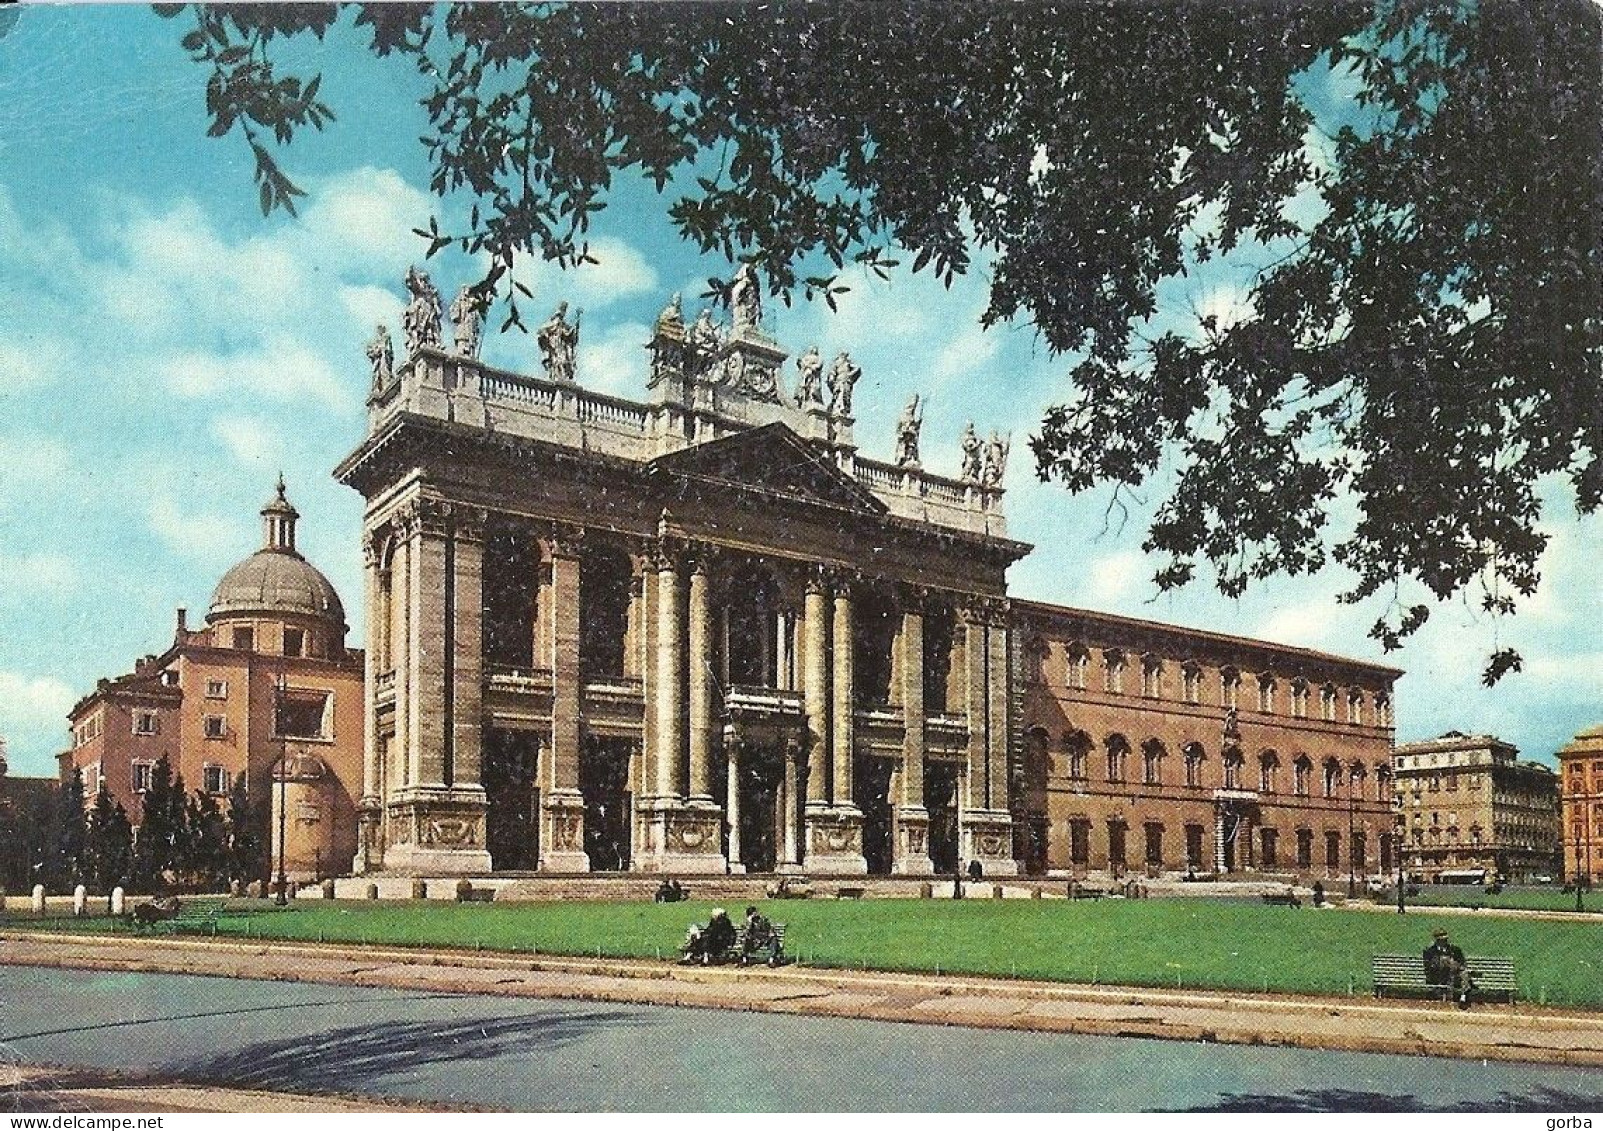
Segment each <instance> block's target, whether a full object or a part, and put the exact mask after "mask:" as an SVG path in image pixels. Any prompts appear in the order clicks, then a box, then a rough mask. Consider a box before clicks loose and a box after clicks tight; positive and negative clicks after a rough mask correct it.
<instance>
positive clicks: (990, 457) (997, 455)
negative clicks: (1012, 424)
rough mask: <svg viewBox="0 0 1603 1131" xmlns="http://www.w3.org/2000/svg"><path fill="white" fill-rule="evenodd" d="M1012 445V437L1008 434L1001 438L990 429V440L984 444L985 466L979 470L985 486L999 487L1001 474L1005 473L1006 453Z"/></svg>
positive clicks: (981, 480)
mask: <svg viewBox="0 0 1603 1131" xmlns="http://www.w3.org/2000/svg"><path fill="white" fill-rule="evenodd" d="M1012 446H1013V438H1012V436H1011V435H1009V436H1008V437H1007V438H1005V439H1004V438H1003V437H1001V436H999V435H997V433H996V430H995V429H992V430H991V439H990V442H989V443H987V444H986V445H985V466H984V467H983V468H982V469H981V471H980V482H981V483H983V484H984V485H985V486H987V487H1000V486H1001V485H1002V476H1003V475H1004V474H1006V473H1007V453H1008V449H1009V448H1011V447H1012Z"/></svg>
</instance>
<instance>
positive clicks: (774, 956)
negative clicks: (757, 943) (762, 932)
mask: <svg viewBox="0 0 1603 1131" xmlns="http://www.w3.org/2000/svg"><path fill="white" fill-rule="evenodd" d="M771 926H772V928H773V941H772V942H771V943H770V944H769V945H768V947H767V950H768V957H767V958H766V959H765V961H766V962H767V964H768V965H769V966H779V965H781V964H782V963H783V962H784V961H785V924H783V923H773V924H771ZM761 953H762V952H761V951H760V950H759V951H754V952H753V953H752V954H747V953H746V926H745V924H744V923H742V924H741V925H740V926H738V927H736V928H735V945H734V946H733V947H731V948H730V951H729V954H728V955H726V956H725V957H726V958H727V959H730V960H733V961H735V962H738V963H740V964H741V965H742V966H749V965H750V964H751V959H752V958H753V957H754V956H755V955H758V954H761Z"/></svg>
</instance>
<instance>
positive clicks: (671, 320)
mask: <svg viewBox="0 0 1603 1131" xmlns="http://www.w3.org/2000/svg"><path fill="white" fill-rule="evenodd" d="M684 324H685V315H684V311H683V309H682V308H681V307H680V305H679V292H678V291H675V292H674V293H673V297H672V298H671V299H669V300H668V305H667V306H665V307H663V308H662V313H661V314H659V315H657V325H659V326H683V325H684Z"/></svg>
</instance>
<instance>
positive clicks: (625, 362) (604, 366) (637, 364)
mask: <svg viewBox="0 0 1603 1131" xmlns="http://www.w3.org/2000/svg"><path fill="white" fill-rule="evenodd" d="M650 337H651V330H650V329H649V328H648V327H646V326H643V325H641V324H640V323H638V322H624V323H621V324H619V325H613V326H608V327H607V329H606V331H605V332H604V333H603V334H602V335H601V336H600V338H599V339H597V338H588V339H587V338H586V337H584V336H583V335H581V336H580V338H579V353H578V358H577V361H576V363H575V368H576V369H577V370H578V377H579V380H580V381H581V382H582V383H583V384H584V386H585V387H586V388H589V389H595V390H597V391H598V392H602V393H611V394H612V395H614V396H631V397H638V396H639V395H640V394H641V392H642V391H643V389H642V385H643V377H644V375H645V371H646V351H645V349H644V348H643V347H644V345H645V343H646V342H647V341H648V340H649V339H650Z"/></svg>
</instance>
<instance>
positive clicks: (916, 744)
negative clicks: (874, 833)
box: [891, 592, 935, 876]
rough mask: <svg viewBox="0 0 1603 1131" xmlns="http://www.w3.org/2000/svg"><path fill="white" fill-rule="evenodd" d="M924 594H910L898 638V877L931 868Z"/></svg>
mask: <svg viewBox="0 0 1603 1131" xmlns="http://www.w3.org/2000/svg"><path fill="white" fill-rule="evenodd" d="M921 598H922V594H919V593H916V592H914V593H908V594H907V595H906V597H905V601H906V603H905V605H904V606H903V609H902V630H901V632H900V633H899V634H898V635H897V638H896V649H897V663H896V668H897V676H898V680H899V683H900V687H899V696H898V697H899V698H900V700H901V704H902V765H901V770H900V772H899V773H898V774H897V775H896V778H897V781H896V785H897V786H898V787H899V790H898V793H897V795H896V804H897V809H896V839H895V842H894V845H893V848H892V852H893V854H894V856H893V859H892V862H891V871H893V872H895V873H896V874H897V875H901V876H929V875H933V874H934V873H935V866H934V865H933V864H932V863H931V862H930V854H929V825H930V815H929V810H928V809H926V808H924V610H923V606H922V604H921Z"/></svg>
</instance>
